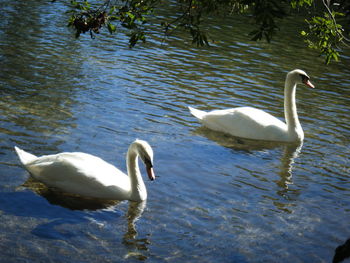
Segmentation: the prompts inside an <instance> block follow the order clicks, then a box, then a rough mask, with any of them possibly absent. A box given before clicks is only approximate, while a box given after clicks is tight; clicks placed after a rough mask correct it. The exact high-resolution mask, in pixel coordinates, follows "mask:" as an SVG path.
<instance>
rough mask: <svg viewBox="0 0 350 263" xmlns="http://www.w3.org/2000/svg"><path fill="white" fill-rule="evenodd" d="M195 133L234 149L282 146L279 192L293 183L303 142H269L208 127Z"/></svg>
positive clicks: (263, 148) (253, 150) (270, 148)
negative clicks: (228, 133) (236, 135)
mask: <svg viewBox="0 0 350 263" xmlns="http://www.w3.org/2000/svg"><path fill="white" fill-rule="evenodd" d="M194 133H195V134H197V135H201V136H204V137H206V138H208V139H209V140H211V141H214V142H216V143H217V144H219V145H221V146H224V147H226V148H229V149H232V150H234V151H245V152H248V153H252V152H255V151H264V150H272V149H275V148H282V149H283V154H282V156H281V158H280V166H279V169H280V170H279V172H278V174H279V175H280V180H278V181H277V182H276V184H277V185H278V186H279V187H280V188H281V189H282V190H281V191H280V192H279V194H280V195H283V192H285V191H287V190H288V185H289V184H292V183H293V181H292V170H293V164H294V161H295V159H296V158H297V157H298V156H299V154H300V152H301V149H302V147H303V143H283V142H269V141H258V140H250V139H245V138H238V137H234V136H231V135H227V134H225V133H222V132H217V131H213V130H210V129H208V128H206V127H203V126H201V127H198V128H197V129H196V130H195V131H194Z"/></svg>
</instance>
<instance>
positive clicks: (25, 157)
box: [15, 146, 37, 165]
mask: <svg viewBox="0 0 350 263" xmlns="http://www.w3.org/2000/svg"><path fill="white" fill-rule="evenodd" d="M15 151H16V153H17V155H18V158H19V160H20V161H21V163H22V164H23V165H25V164H27V163H29V162H31V161H33V160H35V159H36V158H37V157H36V156H35V155H33V154H31V153H27V152H25V151H23V150H22V149H20V148H18V147H17V146H15Z"/></svg>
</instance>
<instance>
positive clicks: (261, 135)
mask: <svg viewBox="0 0 350 263" xmlns="http://www.w3.org/2000/svg"><path fill="white" fill-rule="evenodd" d="M302 83H303V84H305V85H307V86H309V87H310V88H314V86H313V85H312V84H311V82H310V78H309V76H308V75H307V74H306V73H305V72H304V71H302V70H300V69H295V70H293V71H291V72H289V73H288V74H287V77H286V81H285V88H284V114H285V119H286V123H284V122H282V121H280V120H279V119H277V118H276V117H274V116H272V115H271V114H269V113H267V112H264V111H262V110H259V109H256V108H252V107H238V108H233V109H226V110H214V111H211V112H205V111H201V110H197V109H194V108H192V107H188V108H189V109H190V112H191V114H192V115H194V116H195V117H196V118H198V119H199V120H200V121H201V122H202V123H203V125H204V126H206V127H208V128H209V129H212V130H216V131H221V132H225V133H228V134H231V135H233V136H237V137H242V138H248V139H255V140H267V141H282V142H297V141H302V140H303V139H304V132H303V129H302V128H301V125H300V122H299V119H298V114H297V109H296V104H295V90H296V86H297V84H302Z"/></svg>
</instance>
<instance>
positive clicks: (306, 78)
mask: <svg viewBox="0 0 350 263" xmlns="http://www.w3.org/2000/svg"><path fill="white" fill-rule="evenodd" d="M300 77H301V80H302V82H303V83H305V82H307V81H308V80H310V78H309V77H308V76H306V75H303V74H300Z"/></svg>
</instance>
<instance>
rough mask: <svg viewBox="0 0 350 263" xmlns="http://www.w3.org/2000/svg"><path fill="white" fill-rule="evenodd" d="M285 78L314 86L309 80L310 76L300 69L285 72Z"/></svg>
mask: <svg viewBox="0 0 350 263" xmlns="http://www.w3.org/2000/svg"><path fill="white" fill-rule="evenodd" d="M287 80H289V81H292V82H294V83H296V84H305V85H306V86H308V87H310V88H314V87H315V86H314V85H313V84H312V83H311V82H310V77H309V76H308V75H307V74H306V73H305V71H303V70H301V69H295V70H292V71H291V72H289V73H288V74H287Z"/></svg>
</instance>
